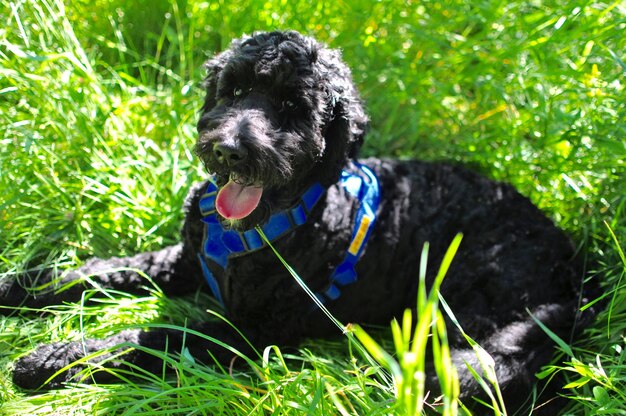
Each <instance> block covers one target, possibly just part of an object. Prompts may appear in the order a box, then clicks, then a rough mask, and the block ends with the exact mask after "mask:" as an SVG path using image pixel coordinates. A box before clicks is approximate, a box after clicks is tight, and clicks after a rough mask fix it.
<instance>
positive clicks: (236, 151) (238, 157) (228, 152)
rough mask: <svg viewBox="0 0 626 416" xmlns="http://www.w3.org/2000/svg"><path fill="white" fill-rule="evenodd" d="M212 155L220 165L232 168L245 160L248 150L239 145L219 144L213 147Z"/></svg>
mask: <svg viewBox="0 0 626 416" xmlns="http://www.w3.org/2000/svg"><path fill="white" fill-rule="evenodd" d="M213 154H214V155H215V157H216V158H217V160H218V161H219V162H220V163H224V164H226V165H228V166H229V167H231V168H232V167H234V166H236V165H239V164H241V163H242V162H243V161H245V160H246V157H247V156H248V150H247V149H246V148H245V147H244V146H242V145H241V144H237V143H224V142H220V143H216V144H215V145H214V146H213Z"/></svg>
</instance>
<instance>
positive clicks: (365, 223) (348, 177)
mask: <svg viewBox="0 0 626 416" xmlns="http://www.w3.org/2000/svg"><path fill="white" fill-rule="evenodd" d="M357 166H358V167H359V168H360V169H361V171H362V172H363V173H364V174H365V177H361V176H358V175H354V174H350V173H348V172H345V171H344V172H343V173H342V175H341V185H342V186H343V187H344V189H345V190H346V191H347V192H348V193H350V194H351V195H352V196H354V197H355V198H357V199H358V200H359V201H360V202H361V204H360V206H359V210H358V211H357V214H356V220H355V225H354V230H353V231H352V238H351V239H350V245H349V246H348V250H347V252H346V255H345V257H344V260H343V261H342V262H341V263H340V264H339V266H337V268H336V269H335V271H334V272H333V274H332V275H331V276H330V284H329V286H328V289H326V290H325V291H324V292H323V293H318V294H317V297H318V299H319V300H320V301H321V302H326V301H327V300H336V299H337V298H338V297H339V296H340V295H341V290H340V288H341V287H344V286H347V285H349V284H351V283H354V282H356V281H357V274H356V270H355V269H354V268H355V266H356V263H357V262H358V261H359V258H360V257H361V255H362V254H363V251H364V249H365V245H366V243H367V240H368V239H369V237H370V234H371V231H372V229H373V227H374V224H375V223H376V211H377V210H378V206H379V205H380V184H379V182H378V178H377V177H376V175H375V174H374V172H372V171H371V170H370V169H369V168H368V167H367V166H364V165H360V164H357Z"/></svg>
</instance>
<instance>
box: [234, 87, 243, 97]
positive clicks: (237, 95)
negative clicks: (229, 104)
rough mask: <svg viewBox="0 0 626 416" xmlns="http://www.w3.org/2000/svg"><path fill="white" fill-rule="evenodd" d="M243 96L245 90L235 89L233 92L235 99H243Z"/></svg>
mask: <svg viewBox="0 0 626 416" xmlns="http://www.w3.org/2000/svg"><path fill="white" fill-rule="evenodd" d="M242 95H243V90H242V89H241V88H235V89H234V90H233V96H234V97H241V96H242Z"/></svg>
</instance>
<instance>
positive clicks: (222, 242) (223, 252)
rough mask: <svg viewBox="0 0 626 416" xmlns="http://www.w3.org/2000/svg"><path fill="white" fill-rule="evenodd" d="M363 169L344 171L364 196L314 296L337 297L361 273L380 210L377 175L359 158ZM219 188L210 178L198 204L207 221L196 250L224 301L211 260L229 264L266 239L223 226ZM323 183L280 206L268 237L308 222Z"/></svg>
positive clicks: (345, 180)
mask: <svg viewBox="0 0 626 416" xmlns="http://www.w3.org/2000/svg"><path fill="white" fill-rule="evenodd" d="M355 165H356V166H357V167H358V168H359V170H360V172H362V173H363V175H358V174H356V173H351V172H347V171H343V172H342V174H341V179H340V183H341V186H342V187H343V188H344V189H345V190H346V192H348V193H350V194H351V195H352V196H354V197H355V198H357V199H358V200H359V201H360V206H359V210H358V211H357V214H356V220H355V228H354V230H353V232H352V238H351V240H350V245H349V246H348V250H347V252H346V255H345V258H344V260H343V261H342V262H341V263H340V264H339V266H337V268H336V269H335V271H334V272H333V274H332V275H331V277H330V280H329V287H328V289H326V290H325V291H324V292H323V293H318V294H316V296H317V297H318V298H319V299H320V300H321V301H322V302H326V301H328V300H336V299H337V298H338V297H339V296H340V295H341V290H340V288H341V287H344V286H346V285H349V284H350V283H354V282H355V281H356V280H357V274H356V271H355V270H354V267H355V265H356V263H357V261H358V260H359V258H360V256H361V254H362V253H363V250H364V247H365V245H366V243H367V240H368V238H369V236H370V233H371V230H372V228H373V226H374V223H375V222H376V211H377V209H378V206H379V204H380V185H379V183H378V178H377V177H376V175H374V173H373V172H372V171H371V170H370V169H369V168H368V167H367V166H364V165H361V164H358V163H356V162H355ZM218 191H219V188H218V187H217V185H215V183H213V182H212V181H209V184H208V186H207V190H206V192H205V194H204V195H203V196H202V197H201V198H200V202H199V208H200V212H201V214H202V221H203V222H204V223H205V224H206V226H205V229H204V240H203V247H202V251H201V253H199V254H198V258H199V260H200V264H201V267H202V272H203V274H204V277H205V279H206V281H207V283H208V285H209V288H210V289H211V292H213V296H214V297H215V299H216V300H217V301H218V302H219V303H220V304H222V306H224V302H223V298H222V295H221V292H220V287H219V283H218V281H217V279H216V278H215V276H214V275H213V273H212V272H211V270H210V268H209V267H208V261H209V260H210V261H211V262H213V263H214V264H216V265H218V266H219V267H220V268H222V269H226V266H227V265H228V259H230V258H234V257H238V256H241V255H243V254H247V253H251V252H254V251H257V250H260V249H262V248H264V247H265V246H266V245H267V244H266V243H265V242H264V241H263V239H262V238H261V236H260V235H259V233H258V232H257V230H256V229H251V230H247V231H244V232H238V231H234V230H230V229H224V227H222V225H221V223H220V222H219V220H218V219H217V211H216V209H215V198H216V196H217V193H218ZM324 192H325V189H324V188H323V187H322V186H321V185H320V184H319V183H317V184H314V185H313V186H311V187H310V188H309V189H308V190H307V191H306V192H305V193H304V194H303V195H302V196H301V198H300V200H299V201H298V202H297V203H296V204H295V205H294V206H293V207H292V208H290V209H288V210H285V211H281V212H278V213H276V214H274V215H272V216H271V217H270V219H269V220H268V222H267V223H266V224H265V225H263V226H262V227H261V229H262V230H263V233H264V234H265V235H266V237H267V239H268V240H269V241H271V242H273V241H275V240H278V239H279V238H280V237H282V236H284V235H285V234H287V233H289V232H290V231H292V230H293V229H295V228H296V227H298V226H300V225H302V224H304V223H305V222H306V220H307V218H308V216H309V214H310V212H311V210H312V209H313V207H314V206H315V205H316V204H317V202H319V200H320V199H321V197H322V195H323V194H324Z"/></svg>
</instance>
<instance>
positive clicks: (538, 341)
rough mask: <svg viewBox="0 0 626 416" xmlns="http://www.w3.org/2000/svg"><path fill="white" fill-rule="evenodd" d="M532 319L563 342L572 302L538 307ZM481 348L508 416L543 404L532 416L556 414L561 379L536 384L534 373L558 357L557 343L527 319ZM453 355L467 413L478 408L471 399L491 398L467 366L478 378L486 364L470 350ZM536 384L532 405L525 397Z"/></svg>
mask: <svg viewBox="0 0 626 416" xmlns="http://www.w3.org/2000/svg"><path fill="white" fill-rule="evenodd" d="M531 314H532V316H534V317H535V318H536V319H538V320H539V321H541V322H542V323H543V324H544V325H545V326H546V327H547V328H549V329H550V330H551V331H552V332H554V333H555V334H557V335H558V336H559V337H561V338H562V339H565V340H566V341H567V340H569V337H570V336H571V335H572V334H571V331H572V326H573V324H572V323H573V322H574V321H575V319H576V303H575V302H571V303H570V304H566V305H558V304H550V305H542V306H540V307H538V308H536V309H535V310H533V311H531ZM480 345H481V346H482V347H483V348H484V349H485V350H486V351H488V353H489V355H490V356H491V358H492V359H493V362H492V364H493V365H494V369H495V375H496V377H497V381H498V384H499V385H500V386H504V387H503V390H502V395H503V397H504V402H505V403H506V404H507V410H508V411H509V414H516V411H518V410H519V409H523V408H528V407H529V406H530V405H533V404H534V406H540V405H541V407H539V408H538V409H537V410H536V411H535V412H534V413H533V414H537V415H540V414H555V413H551V412H554V409H555V407H554V406H558V394H557V391H558V389H560V388H561V386H562V385H563V384H562V380H551V382H550V383H547V382H545V381H544V382H542V381H540V380H538V379H537V377H536V373H538V372H539V371H540V370H541V366H542V365H544V364H546V363H549V362H550V358H551V357H552V356H553V355H554V354H555V353H556V343H555V342H554V341H553V340H551V339H550V337H549V336H548V335H547V334H546V333H545V332H544V331H543V330H542V329H541V328H540V327H539V325H537V323H536V322H535V320H534V319H533V318H532V317H531V316H529V317H528V318H527V319H525V320H521V321H515V322H512V323H510V324H508V325H506V326H505V327H503V328H502V329H499V330H497V331H496V332H495V333H494V334H492V335H491V336H489V337H488V338H487V339H485V340H484V341H481V342H480ZM451 354H452V361H453V363H454V365H455V366H456V368H457V370H458V374H459V383H460V385H461V399H462V400H463V402H464V403H465V404H466V405H468V406H469V407H470V408H472V407H476V402H474V400H473V399H472V397H474V396H475V397H478V398H480V399H482V400H485V401H486V402H488V403H489V402H490V399H489V397H488V396H487V395H486V394H485V392H484V391H483V389H482V388H481V387H480V385H479V384H478V382H476V381H475V380H474V377H473V375H472V374H471V372H470V371H469V370H468V368H467V367H468V365H469V366H471V367H472V368H473V369H474V370H476V372H477V373H478V374H484V371H483V364H485V362H484V361H483V362H482V363H481V361H480V359H479V358H478V356H477V353H476V352H475V351H473V350H472V349H471V348H466V349H463V348H460V349H453V350H452V352H451ZM484 380H485V381H486V382H487V385H489V386H490V387H492V386H491V385H490V383H489V379H488V378H487V377H484ZM433 382H436V381H434V380H432V381H431V383H433ZM433 385H435V384H433ZM534 385H536V386H537V396H538V397H537V398H536V402H535V403H533V397H531V395H530V393H529V392H531V391H532V390H533V386H534ZM494 396H495V393H494ZM481 408H482V407H481ZM483 409H484V408H483Z"/></svg>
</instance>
